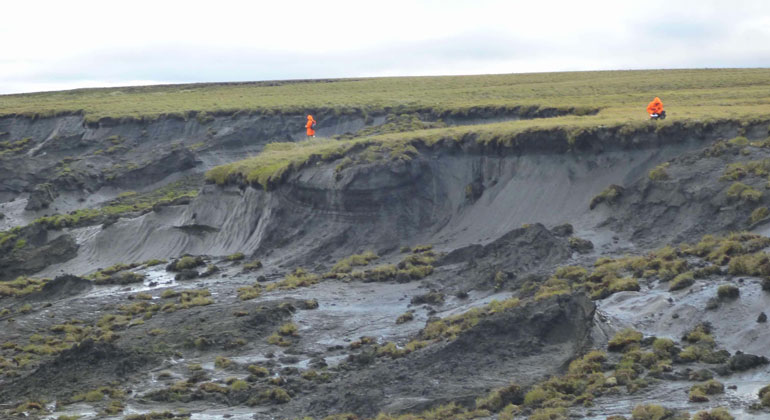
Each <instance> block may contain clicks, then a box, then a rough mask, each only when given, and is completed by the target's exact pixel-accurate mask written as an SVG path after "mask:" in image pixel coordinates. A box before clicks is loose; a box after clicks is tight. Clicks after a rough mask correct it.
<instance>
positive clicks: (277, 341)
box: [267, 332, 292, 347]
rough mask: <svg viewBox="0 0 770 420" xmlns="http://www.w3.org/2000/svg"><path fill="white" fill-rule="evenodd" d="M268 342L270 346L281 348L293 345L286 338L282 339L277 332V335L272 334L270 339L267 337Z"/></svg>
mask: <svg viewBox="0 0 770 420" xmlns="http://www.w3.org/2000/svg"><path fill="white" fill-rule="evenodd" d="M267 342H268V343H269V344H273V345H276V346H281V347H289V346H291V344H292V343H291V340H287V339H286V338H284V337H281V335H280V334H278V333H277V332H275V333H273V334H271V335H270V336H269V337H267Z"/></svg>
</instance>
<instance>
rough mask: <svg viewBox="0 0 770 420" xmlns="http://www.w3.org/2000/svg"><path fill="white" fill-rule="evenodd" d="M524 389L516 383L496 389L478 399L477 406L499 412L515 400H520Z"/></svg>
mask: <svg viewBox="0 0 770 420" xmlns="http://www.w3.org/2000/svg"><path fill="white" fill-rule="evenodd" d="M521 396H522V389H521V387H520V386H518V385H516V384H510V385H508V386H506V387H503V388H499V389H496V390H494V391H492V392H490V393H489V394H488V395H486V396H484V397H481V398H477V399H476V408H477V409H481V410H488V411H491V412H497V411H500V410H502V409H503V408H504V407H506V406H507V405H509V404H512V403H513V402H514V401H520V400H521Z"/></svg>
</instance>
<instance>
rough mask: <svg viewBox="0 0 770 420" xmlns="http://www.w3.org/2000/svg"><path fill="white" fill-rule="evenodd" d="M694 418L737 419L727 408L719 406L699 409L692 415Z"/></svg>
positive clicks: (696, 419)
mask: <svg viewBox="0 0 770 420" xmlns="http://www.w3.org/2000/svg"><path fill="white" fill-rule="evenodd" d="M692 420H735V417H733V416H732V415H731V414H730V413H729V412H728V411H727V410H726V409H724V408H722V407H717V408H714V409H713V410H711V411H708V410H703V411H698V412H697V413H695V415H694V416H692Z"/></svg>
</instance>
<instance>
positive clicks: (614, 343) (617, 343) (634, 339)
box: [607, 328, 643, 351]
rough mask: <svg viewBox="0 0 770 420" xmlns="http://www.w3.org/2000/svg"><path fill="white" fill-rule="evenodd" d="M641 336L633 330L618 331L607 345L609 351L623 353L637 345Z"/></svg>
mask: <svg viewBox="0 0 770 420" xmlns="http://www.w3.org/2000/svg"><path fill="white" fill-rule="evenodd" d="M642 338H643V335H642V333H640V332H639V331H636V330H634V329H633V328H625V329H623V330H620V331H618V332H617V333H616V334H615V336H614V337H612V339H611V340H610V341H609V342H608V343H607V350H609V351H624V350H626V349H628V348H630V347H632V346H635V345H639V343H640V342H641V341H642Z"/></svg>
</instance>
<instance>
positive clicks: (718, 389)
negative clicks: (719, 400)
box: [690, 379, 725, 402]
mask: <svg viewBox="0 0 770 420" xmlns="http://www.w3.org/2000/svg"><path fill="white" fill-rule="evenodd" d="M724 392H725V386H724V384H722V383H721V382H719V381H717V380H716V379H710V380H708V381H706V382H703V383H700V384H695V385H693V386H692V387H691V388H690V401H691V402H705V401H708V398H707V397H706V395H717V394H723V393H724ZM693 395H695V396H696V399H697V398H703V399H701V400H698V401H696V400H693V398H692V396H693Z"/></svg>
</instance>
